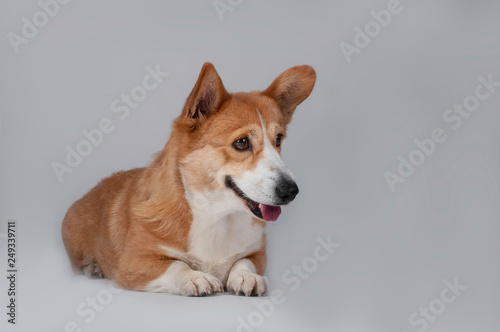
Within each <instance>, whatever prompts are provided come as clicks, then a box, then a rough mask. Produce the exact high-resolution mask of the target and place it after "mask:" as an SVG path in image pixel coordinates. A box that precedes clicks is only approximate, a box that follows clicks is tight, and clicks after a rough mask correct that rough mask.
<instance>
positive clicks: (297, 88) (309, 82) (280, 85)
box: [262, 65, 316, 124]
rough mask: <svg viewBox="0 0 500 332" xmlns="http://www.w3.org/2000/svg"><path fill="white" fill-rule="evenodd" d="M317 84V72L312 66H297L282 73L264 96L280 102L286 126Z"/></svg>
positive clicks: (264, 92)
mask: <svg viewBox="0 0 500 332" xmlns="http://www.w3.org/2000/svg"><path fill="white" fill-rule="evenodd" d="M315 82H316V72H315V71H314V69H313V68H312V67H311V66H306V65H304V66H296V67H292V68H290V69H288V70H286V71H284V72H283V73H281V75H280V76H278V77H277V78H276V79H275V80H274V82H273V83H272V84H271V85H270V86H269V88H267V89H266V90H265V91H263V92H262V94H264V95H266V96H269V97H271V98H274V99H275V100H276V101H277V102H278V105H279V106H280V107H281V111H282V112H283V118H284V120H285V124H288V123H289V122H290V120H292V115H293V112H294V111H295V108H296V107H297V105H299V104H300V103H301V102H303V101H304V100H305V99H306V98H307V97H308V96H309V94H310V93H311V91H312V89H313V87H314V83H315Z"/></svg>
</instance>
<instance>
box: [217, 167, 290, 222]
mask: <svg viewBox="0 0 500 332" xmlns="http://www.w3.org/2000/svg"><path fill="white" fill-rule="evenodd" d="M226 186H227V187H228V188H230V189H232V190H233V191H234V192H235V193H236V195H238V197H240V198H241V199H242V200H243V201H245V203H246V205H247V206H248V208H249V209H250V211H252V213H253V214H254V215H255V216H256V217H257V218H260V219H264V220H265V221H276V220H277V219H278V217H279V216H280V214H281V208H280V207H279V206H274V205H266V204H262V203H258V202H256V201H253V200H251V199H250V198H248V197H247V195H245V193H244V192H243V191H241V189H240V188H238V186H237V185H236V183H234V181H233V179H232V178H231V177H230V176H226Z"/></svg>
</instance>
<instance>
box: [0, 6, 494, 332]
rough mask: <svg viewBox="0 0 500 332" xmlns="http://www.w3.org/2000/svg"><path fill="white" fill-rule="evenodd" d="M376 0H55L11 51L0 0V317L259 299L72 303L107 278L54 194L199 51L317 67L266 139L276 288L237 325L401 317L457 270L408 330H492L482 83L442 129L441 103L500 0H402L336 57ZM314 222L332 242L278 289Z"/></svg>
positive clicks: (125, 143)
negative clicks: (154, 84) (64, 167)
mask: <svg viewBox="0 0 500 332" xmlns="http://www.w3.org/2000/svg"><path fill="white" fill-rule="evenodd" d="M224 2H225V1H224ZM387 2H388V1H385V0H383V1H382V0H381V1H347V0H345V1H315V2H312V1H309V2H306V1H303V2H300V1H285V0H281V1H242V2H241V4H240V5H237V6H234V9H233V10H232V11H228V12H226V13H225V14H224V20H223V21H222V20H220V19H219V17H218V15H217V13H216V11H215V9H214V6H213V4H212V1H168V2H167V1H163V2H161V1H135V2H133V1H118V0H114V1H96V0H95V1H81V0H73V1H72V2H70V3H69V4H67V5H61V8H60V9H59V12H58V13H57V15H55V16H54V17H53V18H50V20H49V21H48V23H47V25H46V26H45V27H43V28H40V30H39V32H38V34H37V35H36V36H35V37H33V38H32V39H29V42H28V43H27V44H25V45H20V47H19V53H17V54H16V53H15V52H14V50H13V48H12V46H11V44H10V42H9V40H8V38H7V34H8V33H9V32H14V33H16V34H21V28H22V25H23V21H22V17H24V16H25V17H27V18H28V19H29V20H30V21H32V16H33V14H35V13H36V12H37V11H39V10H40V7H39V5H38V4H37V2H36V1H34V0H30V1H22V2H20V1H2V4H1V5H0V8H1V9H0V21H1V33H0V36H1V37H2V38H1V39H0V45H1V46H0V47H1V48H0V63H1V64H2V65H1V67H0V68H1V74H0V84H1V94H0V96H1V99H0V110H1V134H0V135H1V136H0V137H1V141H0V149H1V150H0V158H1V159H0V160H1V163H0V167H1V173H0V195H1V201H0V204H1V205H0V220H1V228H0V232H1V233H5V231H6V224H7V220H9V219H15V220H17V223H18V233H17V236H18V253H17V255H18V261H19V280H18V282H19V283H18V290H19V297H18V299H17V300H18V324H17V325H16V326H15V327H12V326H11V325H10V324H7V323H6V315H5V313H4V311H6V309H5V304H6V303H7V296H6V289H7V284H6V280H5V278H2V281H1V282H0V286H1V287H2V288H1V289H0V304H1V306H0V307H2V308H4V309H2V310H1V313H0V317H2V318H1V322H0V326H2V330H4V328H5V327H7V328H8V330H9V331H11V330H12V331H30V330H36V331H64V328H65V325H66V324H67V323H68V322H70V321H74V322H75V323H76V324H78V326H79V327H80V328H81V329H82V331H195V330H196V331H197V330H207V331H236V329H237V325H238V321H237V318H238V317H241V318H242V319H247V317H248V316H249V315H251V314H252V313H253V312H255V311H256V306H255V304H254V302H255V301H256V300H257V301H265V300H266V299H256V298H245V297H241V296H240V297H236V296H233V295H227V294H224V295H219V296H211V297H204V298H185V297H179V296H172V295H166V294H152V293H141V292H130V291H123V292H121V293H119V294H115V295H114V296H113V298H112V300H111V301H110V303H109V304H107V305H106V306H105V307H104V308H103V310H102V311H101V312H96V316H95V318H94V319H93V320H92V321H91V322H90V323H87V322H85V320H84V318H85V317H82V316H81V315H78V314H77V313H76V309H77V307H78V306H79V305H80V304H81V303H85V302H86V301H87V298H88V297H96V295H97V294H99V292H101V294H104V293H102V290H103V289H107V288H108V287H109V281H108V280H90V279H87V278H84V277H75V276H73V275H72V273H71V271H70V266H69V262H68V260H67V257H66V253H65V251H64V248H63V244H62V240H61V236H60V226H61V221H62V219H63V217H64V214H65V212H66V210H67V209H68V207H69V206H70V205H71V203H72V202H74V201H75V200H76V199H78V198H79V197H81V196H82V195H83V194H84V193H85V192H87V191H88V190H89V189H90V188H91V187H92V186H94V185H95V184H96V183H97V181H98V180H99V179H101V178H103V177H106V176H108V175H110V174H111V173H112V172H114V171H118V170H121V169H129V168H133V167H140V166H145V165H147V163H148V162H149V161H150V160H151V157H152V155H153V154H154V153H155V152H157V151H159V150H160V149H162V147H163V145H164V144H165V142H166V140H167V139H168V136H169V133H170V128H171V121H172V120H173V119H174V118H175V117H176V116H177V115H178V114H179V112H180V110H181V108H182V105H183V103H184V101H185V98H186V97H187V95H188V93H189V92H190V91H191V88H192V87H193V85H194V83H195V80H196V77H197V75H198V73H199V70H200V68H201V66H202V64H203V63H204V62H205V61H211V62H213V63H214V65H215V66H216V68H217V70H218V72H219V74H220V76H221V77H222V79H223V81H224V84H225V85H226V87H227V88H228V90H230V91H248V90H255V89H264V88H266V87H267V86H268V84H270V83H271V81H272V80H273V79H274V78H275V77H276V76H277V75H278V74H279V73H281V72H282V71H283V70H285V69H287V68H289V67H291V66H294V65H298V64H309V65H312V66H313V67H314V68H315V69H316V71H317V74H318V79H317V83H316V87H315V89H314V91H313V93H312V94H311V96H310V97H309V99H308V100H306V101H305V102H304V103H303V104H302V105H301V106H300V107H299V109H298V110H297V112H296V114H295V118H294V120H293V122H292V124H291V125H290V127H289V132H288V134H289V138H287V140H286V142H285V144H284V148H283V157H284V159H285V161H286V162H287V164H288V166H289V167H290V168H291V169H292V171H293V172H294V174H295V176H296V178H297V180H298V183H299V186H300V190H301V192H300V194H299V196H298V197H297V199H296V201H294V202H293V204H291V205H290V206H289V207H287V208H286V209H285V210H284V213H283V214H282V216H281V217H280V219H279V220H278V221H277V222H276V223H272V224H269V226H268V238H269V247H268V255H269V263H268V271H267V273H266V274H267V277H268V278H269V281H270V284H271V289H279V290H282V291H283V293H284V294H285V296H286V301H285V303H283V304H280V305H277V306H276V307H275V310H274V313H272V314H271V315H270V316H269V317H265V318H264V321H263V322H262V324H261V325H260V326H259V327H258V328H255V330H256V331H349V332H351V331H352V332H358V331H366V332H369V331H380V332H382V331H383V332H387V331H398V332H399V331H417V330H418V329H417V328H416V327H414V326H411V325H410V324H409V316H410V315H411V314H412V313H413V312H416V311H417V310H419V308H420V307H427V306H428V305H429V303H430V302H431V301H433V300H435V299H439V298H440V294H441V291H442V290H443V289H444V288H445V284H444V283H443V280H444V279H448V280H450V281H452V280H453V279H454V278H458V281H459V283H460V284H463V285H467V289H466V290H463V291H462V294H461V295H460V296H459V297H457V299H456V300H455V301H454V302H453V303H451V304H447V305H446V307H445V310H444V312H443V313H442V314H440V315H439V316H438V317H437V318H436V319H435V320H434V321H433V322H429V324H428V327H427V329H426V331H453V332H461V331H475V332H476V331H485V332H486V331H499V330H500V318H499V317H500V316H499V315H498V313H499V312H500V300H499V295H500V268H499V259H500V245H499V226H498V222H499V215H500V211H499V208H498V206H499V205H498V202H499V199H500V192H499V178H500V174H499V167H500V155H499V151H500V149H499V130H498V128H499V120H500V117H499V114H498V107H499V104H500V103H499V102H500V89H499V88H497V89H498V91H496V92H495V93H494V94H493V95H492V96H491V98H489V99H488V100H486V101H484V102H481V105H480V107H479V109H478V110H477V111H476V112H474V113H473V114H472V116H471V117H470V118H468V119H466V120H464V122H463V124H462V126H461V127H460V128H459V129H457V130H452V129H451V126H450V124H447V123H444V121H443V119H442V116H443V113H444V112H445V111H446V109H448V108H450V107H452V106H453V104H454V103H461V102H462V101H463V100H464V98H465V97H466V96H468V95H471V94H473V92H474V89H475V87H476V86H477V84H478V81H477V77H478V76H480V75H482V76H484V77H487V76H488V75H490V74H491V75H492V77H493V80H494V81H500V3H498V1H493V0H492V1H465V0H462V1H451V0H447V1H430V0H421V1H409V0H402V2H401V5H402V7H403V10H402V12H401V13H400V14H398V15H393V17H392V21H391V22H390V24H389V25H388V26H387V27H384V28H382V30H381V31H380V34H379V35H378V36H377V37H375V38H373V39H372V41H371V43H370V45H368V47H366V48H364V49H362V50H361V52H360V53H359V54H354V55H353V56H352V62H351V63H347V61H346V59H345V57H344V56H343V54H342V52H341V50H340V46H339V45H340V43H341V42H342V41H344V42H347V43H350V44H353V39H354V34H355V32H354V30H353V29H354V28H355V27H356V26H358V27H361V28H363V27H364V26H365V24H366V23H368V22H369V21H372V20H373V18H372V16H371V15H370V11H371V10H376V11H379V10H382V9H384V8H386V7H387ZM156 64H159V65H160V68H161V69H162V70H163V71H165V72H168V73H169V76H168V77H167V78H165V80H164V81H163V82H162V83H161V84H160V85H159V86H158V88H157V89H155V90H154V91H151V92H150V93H149V94H148V96H147V98H146V99H145V100H144V101H143V102H141V103H140V104H139V106H138V107H137V108H136V109H135V110H132V111H131V113H130V115H129V116H128V117H127V118H126V119H124V120H120V119H119V118H118V115H117V114H115V113H113V112H111V110H110V105H111V103H112V102H113V101H114V100H115V99H116V98H118V97H119V96H120V95H121V94H122V93H130V90H131V89H132V88H133V87H134V86H136V85H138V84H141V82H142V78H143V77H144V75H145V74H146V70H145V67H146V66H151V67H153V68H154V67H155V66H156ZM103 118H110V119H111V120H112V121H113V124H114V125H115V130H114V131H113V132H112V133H110V134H107V135H106V136H105V137H104V140H103V143H102V144H100V145H99V146H98V147H95V148H94V149H93V151H92V153H91V154H90V155H89V156H87V157H85V158H84V160H83V161H82V163H81V164H80V165H79V166H78V167H76V168H75V169H74V170H73V172H72V173H71V174H65V175H64V181H62V182H59V181H58V179H57V177H56V176H55V174H54V172H53V170H52V167H51V163H52V162H53V161H59V162H64V158H65V156H66V151H65V147H66V146H67V145H69V146H71V147H73V148H74V147H75V146H76V144H77V143H78V142H79V141H80V140H82V139H83V138H84V136H83V135H82V133H81V131H82V130H83V129H87V130H90V129H92V128H95V127H97V125H98V123H99V121H100V120H101V119H103ZM437 127H440V128H443V129H444V131H445V132H446V134H447V135H448V140H447V141H446V142H445V143H443V144H440V145H438V146H437V148H436V151H435V153H434V154H433V155H432V156H431V157H429V158H427V159H426V160H425V162H424V163H423V165H421V166H419V167H417V169H416V171H415V174H413V175H411V176H410V177H408V179H407V180H406V181H405V182H404V183H399V184H397V185H396V191H395V192H394V193H393V192H391V190H390V189H389V187H388V185H387V183H386V181H385V179H384V172H385V171H391V172H395V171H396V169H397V166H398V163H399V162H398V156H400V155H401V156H404V157H406V158H407V157H408V156H409V154H410V153H411V152H412V151H413V150H415V149H416V146H415V144H414V143H413V141H414V140H415V139H424V138H428V137H430V135H431V132H432V130H433V129H434V128H437ZM318 236H321V237H323V238H326V237H327V236H330V237H331V239H332V241H334V242H336V243H338V244H340V245H341V246H340V247H339V248H338V249H336V251H335V253H334V254H333V255H331V256H330V257H329V258H328V260H326V261H324V262H320V263H319V264H318V267H317V269H316V270H315V271H314V272H313V273H311V275H310V277H309V278H308V279H306V280H303V281H302V283H301V285H300V287H299V288H298V289H297V290H295V291H292V289H291V287H290V286H291V285H290V284H287V283H285V282H284V281H283V280H282V275H283V274H284V273H285V272H286V271H287V270H290V269H291V268H292V266H293V265H299V264H301V263H302V261H303V259H304V258H307V257H311V256H312V255H313V253H314V249H315V248H316V246H317V242H316V238H317V237H318ZM0 241H2V242H1V243H0V246H1V248H2V251H1V257H0V265H1V266H2V270H6V269H7V268H6V261H7V257H6V254H5V248H6V246H5V238H1V237H0ZM1 275H3V273H2V274H1ZM267 299H269V298H267Z"/></svg>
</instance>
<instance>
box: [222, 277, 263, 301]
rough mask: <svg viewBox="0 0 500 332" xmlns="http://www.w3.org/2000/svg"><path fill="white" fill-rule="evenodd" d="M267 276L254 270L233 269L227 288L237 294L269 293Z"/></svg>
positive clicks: (259, 294)
mask: <svg viewBox="0 0 500 332" xmlns="http://www.w3.org/2000/svg"><path fill="white" fill-rule="evenodd" d="M267 288H268V282H267V278H266V277H264V276H261V275H258V274H256V273H252V272H238V271H233V272H232V273H231V274H230V275H229V278H228V280H227V290H228V291H229V292H234V293H235V294H236V295H238V294H240V293H243V294H245V296H250V295H258V296H262V295H267Z"/></svg>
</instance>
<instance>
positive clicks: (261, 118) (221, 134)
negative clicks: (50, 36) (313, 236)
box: [175, 63, 316, 221]
mask: <svg viewBox="0 0 500 332" xmlns="http://www.w3.org/2000/svg"><path fill="white" fill-rule="evenodd" d="M315 81H316V74H315V72H314V70H313V69H312V68H311V67H310V66H297V67H293V68H290V69H288V70H286V71H285V72H283V73H282V74H281V75H279V76H278V77H277V78H276V79H275V80H274V82H273V83H272V84H271V85H270V86H269V87H268V88H267V89H266V90H264V91H261V92H249V93H232V94H230V93H228V92H227V91H226V89H225V88H224V85H223V84H222V81H221V79H220V77H219V75H218V74H217V72H216V71H215V68H214V66H213V65H212V64H210V63H205V65H204V66H203V68H202V70H201V73H200V75H199V78H198V81H197V83H196V85H195V87H194V88H193V91H192V92H191V94H190V95H189V97H188V99H187V101H186V104H185V106H184V109H183V112H182V114H181V116H180V117H179V118H178V119H177V121H176V123H175V130H176V131H177V132H178V133H179V132H182V133H179V134H178V135H181V136H182V140H181V142H182V145H183V146H182V148H181V149H182V153H181V158H180V164H179V167H180V170H181V174H182V180H183V183H184V186H185V190H186V196H187V198H188V200H189V201H190V204H191V207H192V208H194V209H196V208H198V206H197V205H200V204H202V205H203V206H204V208H207V205H208V206H209V207H210V209H212V211H213V212H214V213H216V214H217V213H221V214H222V213H228V212H232V211H242V210H245V211H247V212H249V213H251V214H253V215H254V216H256V217H257V218H260V219H264V220H266V221H270V220H273V221H274V220H276V219H277V218H278V216H279V214H280V212H281V208H280V205H285V204H288V203H289V202H291V201H292V200H293V199H294V198H295V196H296V195H297V193H298V192H299V189H298V187H297V184H296V183H295V181H294V178H293V175H292V173H291V172H290V170H288V168H287V167H286V166H285V163H284V162H283V160H282V159H281V155H280V152H281V147H282V144H283V143H284V139H285V137H286V128H287V125H288V123H289V122H290V120H291V119H292V115H293V113H294V111H295V108H296V107H297V105H299V104H300V103H301V102H302V101H304V100H305V99H306V98H307V97H308V96H309V94H310V93H311V91H312V89H313V87H314V83H315Z"/></svg>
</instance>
